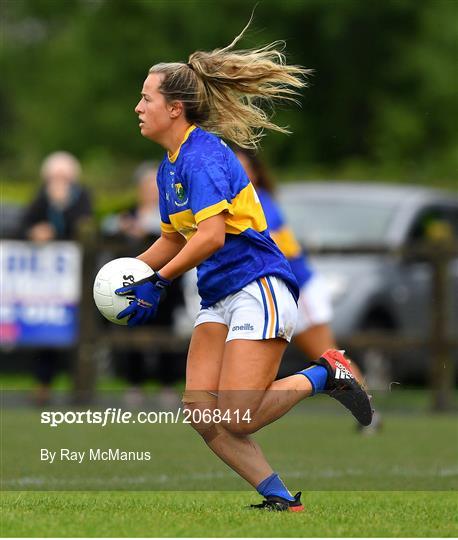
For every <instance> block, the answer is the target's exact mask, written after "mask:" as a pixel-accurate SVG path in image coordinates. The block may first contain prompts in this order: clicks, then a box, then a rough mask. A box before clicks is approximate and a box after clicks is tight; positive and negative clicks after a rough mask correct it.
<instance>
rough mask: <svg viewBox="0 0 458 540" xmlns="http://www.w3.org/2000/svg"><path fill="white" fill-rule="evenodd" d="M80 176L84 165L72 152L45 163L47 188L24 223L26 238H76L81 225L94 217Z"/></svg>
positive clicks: (37, 197)
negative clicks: (84, 220) (86, 219)
mask: <svg viewBox="0 0 458 540" xmlns="http://www.w3.org/2000/svg"><path fill="white" fill-rule="evenodd" d="M80 175H81V165H80V163H79V162H78V160H77V159H76V158H75V157H74V156H73V155H72V154H69V153H68V152H54V153H53V154H50V155H49V156H48V157H47V158H46V159H45V160H44V161H43V164H42V166H41V177H42V179H43V182H44V183H43V186H42V187H41V188H40V190H39V192H38V194H37V196H36V198H35V199H34V201H33V202H32V204H31V205H30V206H29V207H28V208H27V209H26V211H25V214H24V217H23V219H22V223H21V232H22V233H23V235H24V236H25V237H26V238H28V239H30V240H33V241H35V242H47V241H50V240H74V239H75V238H76V235H77V228H78V225H79V223H80V222H81V221H82V220H83V219H84V218H88V217H90V216H91V214H92V207H91V201H90V197H89V193H88V191H87V190H86V189H85V188H84V187H83V186H81V185H80V184H79V178H80Z"/></svg>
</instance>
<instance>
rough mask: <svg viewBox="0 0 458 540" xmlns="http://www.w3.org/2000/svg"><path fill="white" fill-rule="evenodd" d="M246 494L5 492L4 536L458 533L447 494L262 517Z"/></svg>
mask: <svg viewBox="0 0 458 540" xmlns="http://www.w3.org/2000/svg"><path fill="white" fill-rule="evenodd" d="M256 499H257V497H256V496H254V495H253V494H248V493H246V492H213V493H207V492H191V493H190V492H188V493H184V492H140V493H132V492H124V493H119V492H117V493H116V492H103V493H100V492H97V493H87V492H85V493H68V492H64V493H55V492H52V493H43V492H41V493H40V492H20V493H7V494H4V495H3V497H2V528H1V532H2V536H27V535H28V536H44V537H50V536H64V537H66V536H83V537H84V536H91V537H93V536H102V537H103V536H108V537H109V536H133V537H135V536H137V537H138V536H143V537H145V536H148V537H149V536H153V537H167V536H177V537H186V536H191V537H200V536H203V537H212V536H216V537H234V536H235V537H237V536H238V537H253V536H261V537H288V536H291V537H307V536H363V537H364V536H369V537H377V536H378V537H392V536H399V537H402V536H416V537H425V536H430V537H434V536H439V537H454V536H456V535H457V534H458V527H457V520H456V515H457V514H456V503H457V500H456V495H455V494H454V493H450V492H403V493H400V492H311V493H307V494H306V495H305V496H304V497H303V499H304V503H305V506H306V510H305V512H302V513H300V514H292V513H281V514H277V513H261V512H258V511H251V510H248V509H246V508H244V506H246V505H248V504H250V503H251V502H253V501H255V500H256Z"/></svg>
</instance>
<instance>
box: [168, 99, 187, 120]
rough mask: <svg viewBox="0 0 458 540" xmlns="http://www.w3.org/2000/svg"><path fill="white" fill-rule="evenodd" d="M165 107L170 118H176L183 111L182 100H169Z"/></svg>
mask: <svg viewBox="0 0 458 540" xmlns="http://www.w3.org/2000/svg"><path fill="white" fill-rule="evenodd" d="M167 109H168V110H169V115H170V118H178V117H179V116H180V115H181V114H182V113H183V111H184V107H183V102H182V101H171V102H170V103H168V104H167Z"/></svg>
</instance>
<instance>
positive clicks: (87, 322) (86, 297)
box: [73, 221, 98, 403]
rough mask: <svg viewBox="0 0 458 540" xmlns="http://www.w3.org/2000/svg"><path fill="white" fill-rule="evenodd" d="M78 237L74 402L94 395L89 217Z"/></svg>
mask: <svg viewBox="0 0 458 540" xmlns="http://www.w3.org/2000/svg"><path fill="white" fill-rule="evenodd" d="M79 240H80V245H81V249H82V252H83V253H82V255H83V263H82V275H81V279H82V281H81V283H82V291H81V302H80V311H79V313H80V321H79V322H80V326H79V341H78V347H77V354H76V365H75V368H74V376H73V402H74V403H88V402H90V401H91V400H92V398H93V396H94V391H95V383H96V375H97V366H96V365H95V354H94V351H95V349H94V348H95V346H96V332H95V329H96V328H95V327H96V325H95V311H94V301H93V296H92V287H91V284H92V281H93V279H94V269H95V256H96V253H97V242H98V234H97V229H96V226H95V224H94V223H93V222H92V221H89V222H84V223H83V224H82V226H81V227H80V230H79Z"/></svg>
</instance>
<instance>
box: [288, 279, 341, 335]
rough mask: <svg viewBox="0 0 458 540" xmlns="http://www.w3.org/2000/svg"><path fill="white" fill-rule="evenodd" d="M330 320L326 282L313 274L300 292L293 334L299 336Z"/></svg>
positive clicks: (329, 303)
mask: <svg viewBox="0 0 458 540" xmlns="http://www.w3.org/2000/svg"><path fill="white" fill-rule="evenodd" d="M331 320H332V305H331V298H330V296H329V292H328V289H327V286H326V282H325V281H324V279H323V278H321V277H320V276H319V275H316V274H314V275H313V276H312V277H311V278H310V279H309V280H308V281H307V283H305V285H304V286H303V287H302V288H301V290H300V294H299V301H298V303H297V324H296V330H295V332H294V334H295V335H297V334H300V333H301V332H304V331H305V330H308V329H309V328H311V327H312V326H315V325H317V324H327V323H330V322H331Z"/></svg>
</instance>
